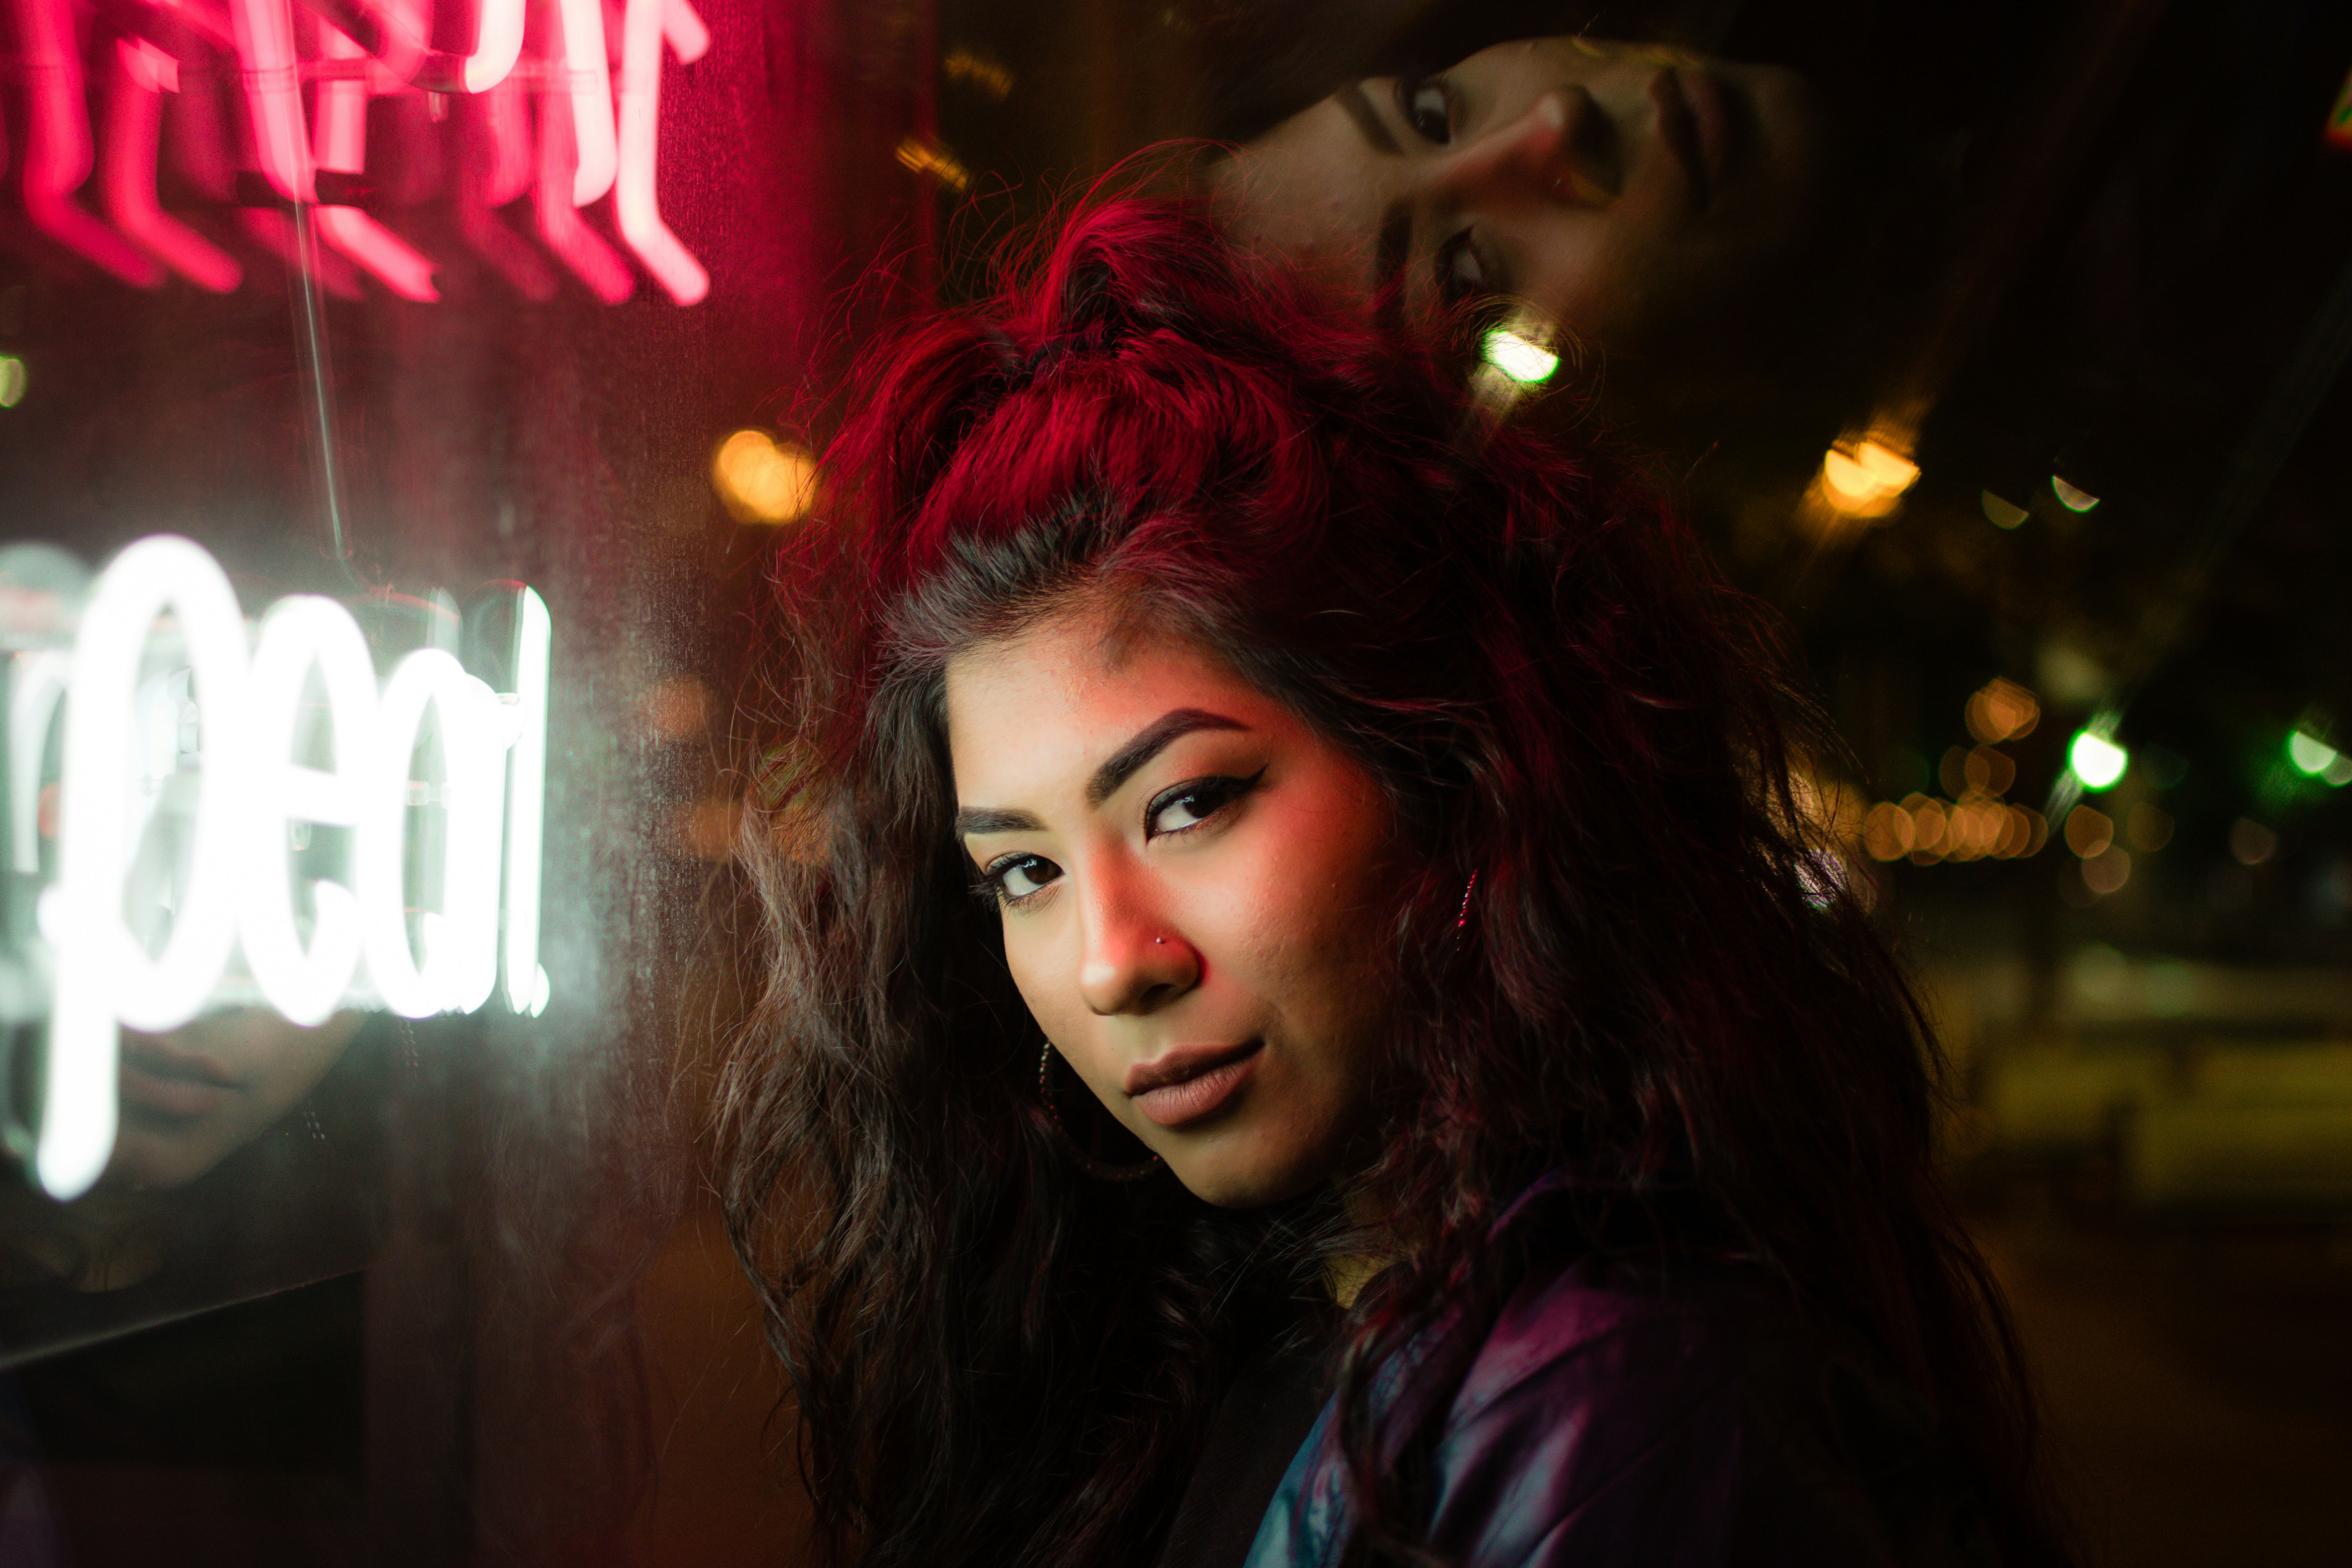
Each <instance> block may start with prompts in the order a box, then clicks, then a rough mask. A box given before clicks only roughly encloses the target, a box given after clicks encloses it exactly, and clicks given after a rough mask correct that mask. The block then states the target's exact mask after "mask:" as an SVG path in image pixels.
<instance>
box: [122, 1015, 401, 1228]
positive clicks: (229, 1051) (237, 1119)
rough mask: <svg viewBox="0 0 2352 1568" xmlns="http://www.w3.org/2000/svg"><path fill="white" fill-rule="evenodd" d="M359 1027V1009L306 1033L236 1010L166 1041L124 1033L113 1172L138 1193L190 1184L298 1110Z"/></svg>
mask: <svg viewBox="0 0 2352 1568" xmlns="http://www.w3.org/2000/svg"><path fill="white" fill-rule="evenodd" d="M359 1026H360V1015H359V1014H357V1013H338V1014H336V1015H335V1016H333V1017H331V1018H330V1019H328V1020H327V1021H326V1022H325V1023H324V1024H321V1025H320V1026H318V1027H317V1028H304V1027H302V1026H300V1025H298V1024H289V1023H288V1022H287V1021H286V1020H285V1019H283V1018H281V1017H279V1016H278V1015H276V1014H275V1013H271V1012H269V1011H268V1010H266V1009H264V1008H259V1007H240V1008H236V1009H235V1010H233V1011H230V1012H226V1013H215V1014H211V1015H208V1016H205V1017H202V1018H199V1019H197V1020H196V1021H195V1022H194V1023H192V1024H188V1025H185V1026H183V1027H181V1028H177V1029H174V1030H173V1031H172V1032H171V1033H170V1034H168V1035H145V1034H139V1033H136V1032H133V1031H131V1030H125V1031H124V1032H123V1037H122V1061H121V1069H120V1077H121V1089H122V1124H121V1131H119V1132H117V1134H116V1136H115V1144H114V1159H113V1163H112V1164H111V1166H110V1168H109V1174H110V1176H111V1177H113V1178H114V1179H115V1180H117V1181H119V1182H127V1183H129V1184H131V1185H133V1186H140V1187H149V1188H164V1187H184V1186H185V1185H187V1184H189V1183H190V1182H193V1181H194V1180H195V1179H196V1178H197V1177H198V1176H201V1175H203V1174H204V1173H205V1172H207V1171H209V1170H211V1169H212V1168H213V1167H214V1166H215V1165H217V1164H219V1163H221V1162H222V1161H223V1160H225V1159H226V1158H228V1156H229V1155H231V1154H233V1153H235V1152H236V1151H237V1150H239V1149H241V1148H243V1147H244V1146H245V1145H246V1144H247V1143H249V1142H252V1141H253V1140H254V1139H256V1138H257V1137H259V1136H260V1135H261V1134H262V1133H263V1132H265V1131H268V1129H269V1128H270V1127H271V1126H273V1125H275V1124H276V1122H277V1121H278V1119H279V1118H280V1117H282V1116H284V1115H285V1114H286V1113H287V1112H288V1111H289V1110H293V1109H294V1107H295V1106H297V1105H299V1104H300V1103H301V1101H302V1099H303V1097H304V1096H305V1095H307V1094H309V1093H310V1091H311V1090H312V1089H316V1088H318V1087H319V1080H320V1079H323V1078H325V1077H326V1076H327V1073H328V1070H329V1069H330V1068H332V1067H333V1066H334V1065H335V1063H336V1061H337V1060H338V1059H340V1058H341V1056H342V1054H343V1047H346V1046H348V1045H350V1044H351V1040H352V1035H353V1034H355V1033H357V1032H358V1029H359Z"/></svg>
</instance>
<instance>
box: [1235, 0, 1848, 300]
mask: <svg viewBox="0 0 2352 1568" xmlns="http://www.w3.org/2000/svg"><path fill="white" fill-rule="evenodd" d="M1822 152H1823V142H1822V127H1821V121H1820V117H1819V114H1818V111H1817V110H1816V108H1815V106H1814V102H1813V100H1812V96H1811V91H1810V89H1807V88H1806V86H1805V84H1804V81H1803V79H1801V78H1800V77H1799V76H1797V75H1796V73H1794V72H1793V71H1789V70H1785V69H1782V68H1779V67H1773V66H1754V65H1739V64H1734V63H1731V62H1727V61H1723V60H1713V59H1706V58H1702V57H1698V56H1695V55H1688V54H1683V53H1679V52H1676V51H1671V50H1666V49H1663V48H1660V47H1656V46H1653V45H1642V44H1618V43H1600V42H1596V41H1594V40H1591V39H1587V38H1564V37H1555V38H1538V39H1531V40H1528V41H1524V42H1520V43H1513V44H1503V45H1499V46H1497V47H1494V48H1490V49H1485V50H1482V51H1480V52H1479V53H1477V54H1475V55H1473V56H1471V57H1470V58H1468V59H1466V60H1464V61H1463V62H1462V63H1461V64H1459V65H1457V66H1455V67H1454V68H1453V69H1451V70H1448V71H1445V72H1443V73H1441V74H1439V75H1437V76H1433V77H1424V78H1419V79H1399V78H1372V79H1367V80H1364V81H1361V82H1357V83H1352V84H1350V85H1349V86H1348V87H1346V88H1344V89H1341V90H1340V91H1339V92H1337V93H1334V94H1333V95H1332V96H1331V97H1329V98H1328V99H1325V100H1323V101H1322V102H1320V103H1318V104H1316V105H1314V106H1313V107H1312V108H1310V109H1307V110H1304V111H1303V112H1301V113H1299V114H1297V115H1295V116H1293V117H1292V118H1291V119H1289V120H1287V121H1284V122H1283V123H1282V124H1280V125H1278V126H1276V128H1275V129H1274V130H1273V131H1271V132H1267V133H1266V134H1265V136H1263V137H1261V138H1259V139H1258V140H1257V141H1256V142H1252V143H1250V144H1249V145H1248V146H1246V147H1244V148H1243V149H1242V150H1241V152H1240V153H1237V154H1235V156H1234V159H1233V160H1232V162H1231V163H1229V164H1228V165H1226V166H1225V168H1224V169H1223V171H1222V172H1221V174H1220V183H1219V188H1218V200H1219V203H1220V205H1221V206H1222V207H1223V211H1224V213H1225V215H1226V221H1227V223H1228V226H1230V227H1231V228H1232V229H1233V231H1234V233H1235V234H1236V235H1237V236H1238V237H1241V238H1243V239H1244V241H1247V242H1252V243H1255V244H1258V245H1262V246H1266V247H1272V248H1275V249H1276V250H1280V251H1283V252H1286V253H1290V254H1294V255H1300V256H1305V257H1307V258H1313V259H1315V260H1317V261H1319V262H1322V263H1325V264H1328V266H1330V267H1331V268H1335V269H1337V270H1338V271H1339V273H1340V274H1341V275H1342V276H1344V277H1345V278H1347V279H1349V281H1350V282H1352V283H1354V284H1357V285H1359V286H1360V287H1361V288H1363V289H1366V290H1367V291H1372V290H1377V289H1380V288H1381V287H1383V286H1385V285H1386V284H1387V283H1389V282H1391V280H1393V281H1396V282H1398V283H1400V284H1401V285H1402V290H1403V293H1404V297H1405V299H1406V300H1408V301H1410V302H1412V303H1414V304H1416V305H1421V306H1423V307H1427V306H1431V305H1433V304H1436V303H1440V302H1444V301H1451V300H1460V299H1464V298H1469V297H1474V296H1484V295H1510V296H1515V297H1517V298H1518V299H1520V300H1524V301H1526V302H1527V303H1528V305H1530V306H1532V307H1534V309H1535V310H1537V312H1538V314H1540V315H1542V316H1544V317H1546V318H1548V319H1549V320H1550V321H1554V322H1557V323H1559V324H1561V325H1564V326H1566V327H1567V328H1569V329H1570V330H1571V331H1574V332H1575V333H1576V334H1577V335H1578V336H1580V337H1581V338H1584V339H1587V340H1590V341H1594V342H1602V343H1606V344H1609V345H1611V346H1615V347H1626V346H1631V345H1636V344H1640V343H1643V342H1650V341H1654V340H1655V339H1657V338H1660V337H1663V336H1666V335H1669V334H1672V333H1674V332H1675V331H1687V330H1689V329H1690V328H1692V327H1693V326H1695V325H1699V324H1702V323H1701V322H1700V321H1698V320H1697V319H1698V318H1703V317H1704V316H1705V315H1706V313H1707V312H1708V311H1709V310H1711V309H1717V308H1720V307H1721V306H1723V305H1724V304H1726V303H1727V301H1729V300H1731V299H1732V298H1733V297H1734V296H1735V295H1737V294H1738V291H1739V290H1740V289H1741V288H1742V286H1743V285H1744V284H1746V283H1748V282H1749V281H1750V280H1752V279H1754V278H1755V277H1756V276H1757V275H1758V274H1759V272H1760V271H1761V270H1762V269H1763V268H1764V267H1765V266H1766V264H1768V263H1769V262H1770V261H1771V260H1772V259H1774V258H1776V257H1778V256H1780V255H1781V254H1782V253H1784V252H1785V251H1787V250H1788V249H1789V248H1790V247H1791V246H1792V245H1794V243H1795V242H1796V241H1797V239H1798V238H1799V237H1801V234H1802V233H1803V231H1804V229H1805V227H1806V226H1807V224H1808V222H1809V220H1810V217H1811V212H1812V209H1813V206H1814V205H1815V193H1816V187H1817V185H1818V184H1819V180H1820V168H1821V164H1822Z"/></svg>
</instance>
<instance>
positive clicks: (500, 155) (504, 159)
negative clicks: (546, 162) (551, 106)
mask: <svg viewBox="0 0 2352 1568" xmlns="http://www.w3.org/2000/svg"><path fill="white" fill-rule="evenodd" d="M474 107H475V109H476V110H477V111H478V121H477V123H478V125H479V127H480V129H481V131H482V133H483V141H484V143H485V144H484V145H483V146H482V148H481V151H482V152H483V153H487V154H488V157H487V158H485V159H484V160H483V163H482V166H481V196H482V204H483V205H485V206H493V207H502V206H504V205H507V204H508V203H509V202H510V201H513V200H514V199H515V198H516V197H518V196H520V195H522V194H523V193H524V192H525V191H528V190H529V189H530V178H531V173H532V169H531V163H532V159H531V146H530V95H529V94H528V93H526V92H524V91H523V87H522V83H521V82H520V81H518V80H516V79H514V78H512V77H509V78H508V79H506V80H505V81H502V82H500V83H499V85H498V86H496V87H494V88H492V89H490V90H489V91H488V92H486V93H484V94H482V95H481V97H480V98H479V99H478V100H475V105H474Z"/></svg>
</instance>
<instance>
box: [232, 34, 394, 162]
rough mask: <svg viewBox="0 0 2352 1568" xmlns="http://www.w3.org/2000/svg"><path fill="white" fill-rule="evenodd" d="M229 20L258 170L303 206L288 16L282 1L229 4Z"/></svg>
mask: <svg viewBox="0 0 2352 1568" xmlns="http://www.w3.org/2000/svg"><path fill="white" fill-rule="evenodd" d="M229 20H230V21H231V22H232V23H234V24H235V25H236V53H237V58H238V59H239V60H240V61H242V62H243V64H244V69H243V70H242V71H240V72H239V73H238V74H239V76H240V78H241V79H243V81H244V83H245V103H246V109H247V112H248V113H249V114H250V115H251V117H252V122H253V141H254V152H255V153H256V154H257V156H258V157H259V159H260V161H261V172H262V174H263V175H264V176H265V177H267V178H268V181H269V184H271V186H272V187H274V188H275V189H276V190H277V192H278V195H281V196H283V197H285V198H286V199H287V200H288V201H289V202H307V201H309V200H310V199H311V195H310V189H311V187H310V148H309V146H308V144H307V140H306V138H305V137H304V136H303V134H302V79H301V68H300V63H299V60H298V59H297V58H296V57H295V54H294V17H293V15H292V13H291V12H290V11H289V9H288V7H287V0H229ZM339 36H340V35H339ZM363 101H364V100H363Z"/></svg>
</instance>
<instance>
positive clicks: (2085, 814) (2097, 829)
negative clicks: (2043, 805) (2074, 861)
mask: <svg viewBox="0 0 2352 1568" xmlns="http://www.w3.org/2000/svg"><path fill="white" fill-rule="evenodd" d="M2115 841H2116V823H2115V818H2113V817H2111V816H2108V815H2107V814H2106V813H2105V812H2103V811H2094V810H2093V809H2091V808H2090V807H2089V806H2087V805H2078V806H2076V807H2075V808H2074V810H2072V811H2070V812H2068V813H2067V814H2066V847H2067V848H2069V849H2072V850H2073V851H2074V853H2075V854H2077V855H2079V856H2081V857H2082V858H2084V859H2085V860H2088V859H2090V858H2092V857H2093V856H2095V855H2103V854H2105V853H2106V848H2107V846H2108V845H2110V844H2113V843H2114V842H2115Z"/></svg>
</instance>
